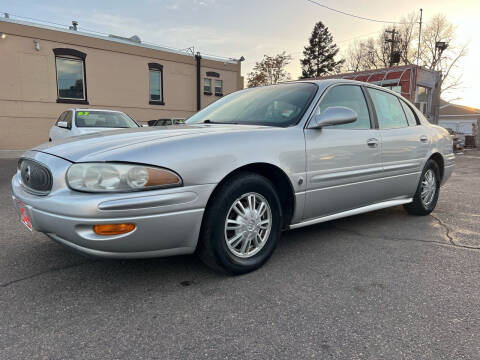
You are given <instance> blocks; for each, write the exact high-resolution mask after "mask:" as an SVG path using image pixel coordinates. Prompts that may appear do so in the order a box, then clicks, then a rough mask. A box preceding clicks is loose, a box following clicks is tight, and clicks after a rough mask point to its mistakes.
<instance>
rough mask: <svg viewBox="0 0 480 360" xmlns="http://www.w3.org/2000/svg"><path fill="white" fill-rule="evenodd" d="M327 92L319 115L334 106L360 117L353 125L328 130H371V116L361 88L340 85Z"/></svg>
mask: <svg viewBox="0 0 480 360" xmlns="http://www.w3.org/2000/svg"><path fill="white" fill-rule="evenodd" d="M327 91H328V92H327V94H326V95H325V96H324V97H323V99H322V101H321V102H320V104H319V105H318V108H317V109H316V113H317V114H321V113H322V111H325V110H326V109H327V108H329V107H332V106H345V107H347V108H349V109H352V110H353V111H355V112H356V113H357V115H358V117H357V120H356V121H354V122H353V123H349V124H342V125H334V126H329V127H328V129H335V128H337V129H370V114H369V113H368V107H367V102H366V100H365V96H363V91H362V89H361V88H360V86H358V85H338V86H335V87H333V88H331V89H330V90H327Z"/></svg>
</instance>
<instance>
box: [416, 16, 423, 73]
mask: <svg viewBox="0 0 480 360" xmlns="http://www.w3.org/2000/svg"><path fill="white" fill-rule="evenodd" d="M422 16H423V9H420V26H419V28H418V50H417V66H418V61H419V60H420V42H421V40H422Z"/></svg>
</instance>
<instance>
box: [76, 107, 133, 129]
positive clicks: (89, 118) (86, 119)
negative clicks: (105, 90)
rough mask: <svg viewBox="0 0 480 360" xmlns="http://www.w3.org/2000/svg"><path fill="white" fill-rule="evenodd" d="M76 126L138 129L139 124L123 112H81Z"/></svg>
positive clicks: (78, 113) (78, 112)
mask: <svg viewBox="0 0 480 360" xmlns="http://www.w3.org/2000/svg"><path fill="white" fill-rule="evenodd" d="M75 125H76V126H77V127H88V128H96V127H100V128H137V127H138V124H137V123H136V122H135V121H133V120H132V119H131V118H130V117H129V116H128V115H126V114H124V113H122V112H111V111H89V110H79V111H77V112H76V113H75Z"/></svg>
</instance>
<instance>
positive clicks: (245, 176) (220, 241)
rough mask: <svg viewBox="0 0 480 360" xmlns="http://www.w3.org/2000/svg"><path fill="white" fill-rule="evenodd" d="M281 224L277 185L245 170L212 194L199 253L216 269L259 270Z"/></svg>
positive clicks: (270, 251) (272, 247) (224, 270)
mask: <svg viewBox="0 0 480 360" xmlns="http://www.w3.org/2000/svg"><path fill="white" fill-rule="evenodd" d="M281 224H282V209H281V206H280V200H279V198H278V196H277V193H276V191H275V187H274V185H273V184H272V183H271V182H270V180H268V179H267V178H265V177H263V176H261V175H258V174H255V173H251V172H241V173H239V174H237V175H235V176H234V177H232V178H230V179H228V180H226V181H225V182H224V183H223V184H221V185H220V187H219V188H217V189H216V190H215V193H214V194H213V195H212V198H211V199H210V201H209V205H208V206H207V209H206V210H205V215H204V219H203V223H202V230H201V233H200V239H199V244H198V249H197V254H198V255H199V257H200V259H201V260H202V261H203V262H204V263H205V264H206V265H207V266H209V267H210V268H212V269H214V270H216V271H221V272H226V273H230V274H235V275H238V274H244V273H247V272H250V271H253V270H256V269H258V268H259V267H261V266H262V265H263V264H264V263H265V262H266V261H267V260H268V259H269V257H270V256H271V255H272V253H273V251H274V250H275V247H276V245H277V242H278V240H279V238H280V234H281Z"/></svg>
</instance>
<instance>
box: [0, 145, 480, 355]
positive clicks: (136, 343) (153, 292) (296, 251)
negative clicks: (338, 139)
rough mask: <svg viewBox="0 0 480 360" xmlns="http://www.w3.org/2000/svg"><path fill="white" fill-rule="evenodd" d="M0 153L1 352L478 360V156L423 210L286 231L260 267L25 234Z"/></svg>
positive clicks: (10, 163)
mask: <svg viewBox="0 0 480 360" xmlns="http://www.w3.org/2000/svg"><path fill="white" fill-rule="evenodd" d="M15 165H16V161H15V160H6V159H0V204H1V208H0V221H1V230H0V249H1V252H0V358H1V359H33V358H45V359H103V358H115V359H135V358H137V359H140V358H157V359H240V358H242V359H267V358H268V359H273V358H275V359H300V358H302V359H303V358H316V359H323V358H325V359H479V358H480V340H479V334H480V286H479V285H480V280H479V278H480V222H479V220H480V211H479V205H480V152H475V151H470V152H467V153H466V154H465V155H461V156H459V157H458V158H457V168H456V171H455V173H454V175H453V177H452V178H451V179H450V181H449V182H448V183H447V185H446V186H445V187H444V188H442V190H441V195H440V199H439V204H438V206H437V209H436V210H435V212H434V213H433V214H432V215H431V216H427V217H413V216H409V215H407V214H406V213H405V212H404V211H403V209H402V207H397V208H392V209H387V210H381V211H376V212H374V213H369V214H364V215H360V216H355V217H351V218H347V219H342V220H338V221H333V222H329V223H325V224H320V225H317V226H313V227H309V228H303V229H299V230H295V231H290V232H288V233H285V234H284V236H283V238H282V240H281V242H280V245H279V247H278V248H277V250H276V252H275V254H274V255H273V257H272V259H271V260H270V261H269V262H268V263H267V264H266V266H264V267H263V268H262V269H260V270H258V271H256V272H254V273H251V274H247V275H244V276H239V277H227V276H224V275H219V274H216V273H214V272H212V271H210V270H209V269H207V268H206V267H205V266H203V265H202V264H201V263H200V262H199V261H198V260H197V259H196V258H195V257H193V256H183V257H174V258H166V259H150V260H130V261H111V260H109V261H105V260H96V259H91V258H86V257H83V256H81V255H77V254H75V253H72V252H70V251H68V250H66V249H65V248H63V247H62V246H60V245H58V244H56V243H54V242H52V241H51V240H49V239H47V238H46V237H45V236H44V235H42V234H40V233H33V234H31V233H29V232H28V230H27V229H25V228H24V226H23V225H22V224H20V222H19V221H18V219H17V216H16V214H15V213H14V209H13V206H12V205H11V199H10V178H11V176H12V175H13V173H14V171H15Z"/></svg>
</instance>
